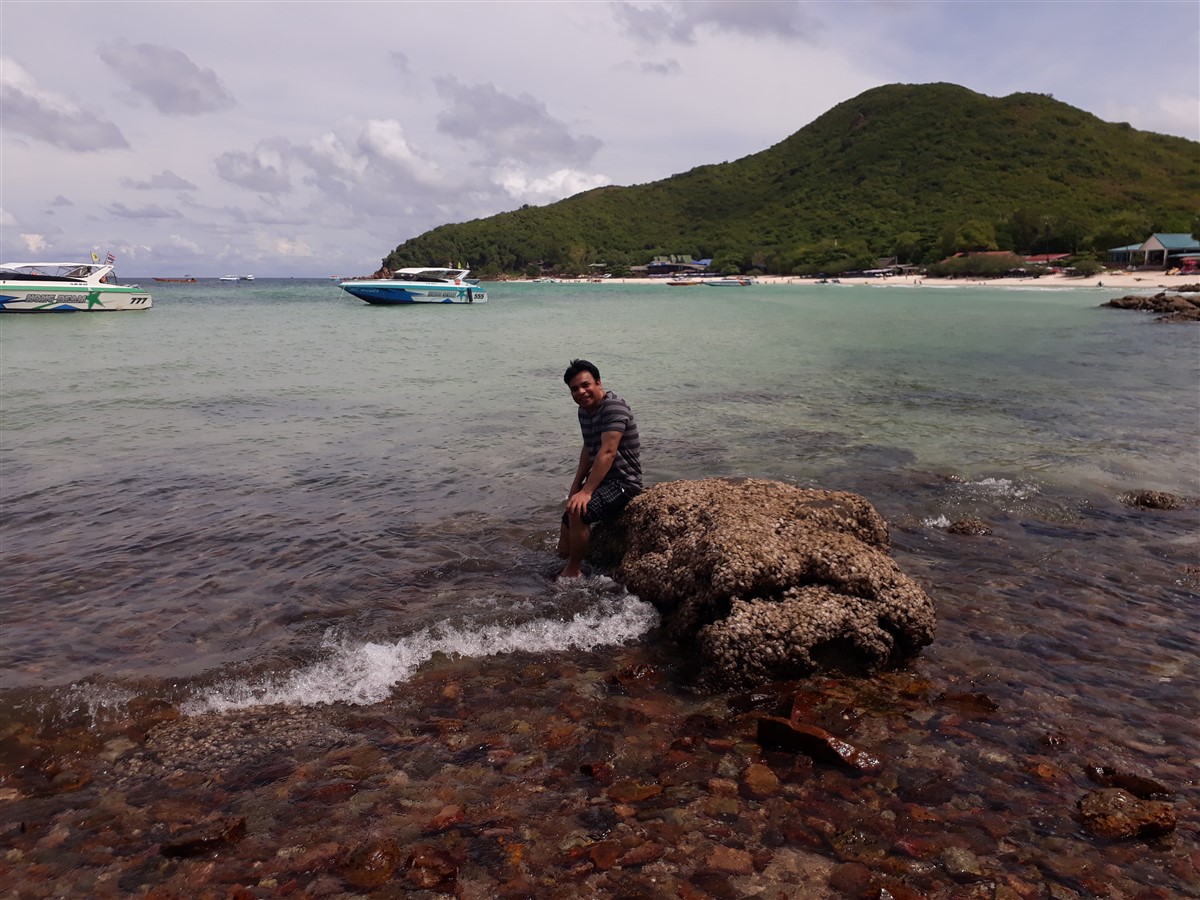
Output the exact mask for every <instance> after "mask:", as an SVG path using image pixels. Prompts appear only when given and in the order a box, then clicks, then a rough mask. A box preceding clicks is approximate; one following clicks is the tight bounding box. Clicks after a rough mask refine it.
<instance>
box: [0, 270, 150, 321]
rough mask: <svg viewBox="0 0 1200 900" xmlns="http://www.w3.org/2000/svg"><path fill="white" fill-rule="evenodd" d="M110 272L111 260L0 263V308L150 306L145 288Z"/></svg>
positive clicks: (10, 310)
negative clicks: (127, 282)
mask: <svg viewBox="0 0 1200 900" xmlns="http://www.w3.org/2000/svg"><path fill="white" fill-rule="evenodd" d="M110 259H111V257H110ZM112 272H113V265H112V263H111V262H104V263H100V262H90V263H88V262H11V263H3V264H0V312H6V313H59V312H111V311H115V310H127V309H149V308H150V307H151V305H152V303H151V300H150V294H149V293H148V292H146V291H144V290H142V289H141V288H140V287H138V286H137V285H136V284H118V283H117V281H116V277H115V276H113V274H112Z"/></svg>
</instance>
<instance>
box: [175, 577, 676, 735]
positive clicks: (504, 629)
mask: <svg viewBox="0 0 1200 900" xmlns="http://www.w3.org/2000/svg"><path fill="white" fill-rule="evenodd" d="M657 624H658V612H657V611H656V610H655V609H654V607H653V606H651V605H650V604H649V603H646V602H644V601H642V600H640V599H638V598H637V597H635V596H633V595H632V594H624V595H622V596H618V597H611V596H609V597H604V598H602V599H600V600H598V601H595V602H593V603H592V605H591V606H590V607H589V608H588V609H585V610H583V611H581V612H579V613H577V614H576V615H575V616H573V617H572V618H571V619H569V620H566V621H563V620H557V619H550V618H537V619H533V620H530V621H527V622H522V623H520V624H515V625H506V624H497V625H478V626H464V627H450V626H433V627H430V628H425V629H422V630H421V631H418V632H416V633H415V634H410V635H407V636H405V637H402V638H400V639H399V640H397V641H395V642H393V643H375V642H366V643H363V642H348V641H345V640H342V639H340V638H338V637H337V636H336V635H334V634H332V633H330V634H327V635H326V641H325V648H324V649H325V650H326V651H327V652H328V654H329V656H328V657H327V658H326V659H324V660H322V661H321V662H318V663H314V664H313V665H310V666H308V667H306V668H303V669H299V670H297V671H295V672H291V673H288V674H286V675H281V676H278V677H275V678H268V679H264V680H261V681H256V682H251V681H231V682H226V683H224V684H220V685H216V686H214V687H212V688H209V689H207V690H205V691H203V692H202V693H200V694H199V695H198V696H196V697H195V698H193V699H191V700H189V701H187V702H185V703H184V704H182V705H181V709H182V710H183V712H184V713H186V714H188V715H199V714H202V713H211V712H228V711H230V710H235V709H246V708H248V707H253V706H270V705H274V704H291V705H298V706H313V705H317V704H321V703H336V702H341V703H353V704H368V703H377V702H379V701H381V700H385V699H387V697H388V696H389V695H390V693H391V691H392V688H393V687H395V686H396V685H397V684H401V683H403V682H405V681H407V680H408V679H409V678H411V677H412V676H413V673H415V672H416V670H417V669H418V668H419V667H420V666H421V665H422V664H423V663H425V662H427V661H428V660H429V659H431V658H432V657H433V655H434V654H436V653H444V654H446V655H447V656H458V657H485V656H496V655H498V654H502V653H513V652H518V651H525V652H533V653H539V652H542V653H544V652H559V651H563V650H568V649H577V650H594V649H595V648H597V647H604V646H611V645H614V644H621V643H624V642H626V641H630V640H634V639H636V638H638V637H640V636H641V635H643V634H645V633H646V632H647V631H649V630H650V629H651V628H653V627H654V626H655V625H657Z"/></svg>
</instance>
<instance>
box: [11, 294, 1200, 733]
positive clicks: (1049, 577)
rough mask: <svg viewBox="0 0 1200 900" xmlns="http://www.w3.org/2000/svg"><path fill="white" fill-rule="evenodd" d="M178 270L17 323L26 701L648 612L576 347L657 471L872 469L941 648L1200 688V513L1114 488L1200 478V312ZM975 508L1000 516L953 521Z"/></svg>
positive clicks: (933, 653)
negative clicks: (561, 537) (608, 514)
mask: <svg viewBox="0 0 1200 900" xmlns="http://www.w3.org/2000/svg"><path fill="white" fill-rule="evenodd" d="M153 293H154V300H155V306H154V308H153V310H151V311H149V312H147V313H144V314H141V313H138V314H114V315H111V316H106V315H81V316H46V317H38V316H28V317H14V316H10V317H4V318H3V320H2V321H0V350H2V352H3V371H2V375H3V432H2V435H0V466H2V474H3V486H2V490H3V498H2V499H3V512H2V516H3V518H2V524H0V538H2V541H3V549H2V553H3V571H2V573H0V587H2V589H3V596H4V601H5V602H4V612H3V624H4V629H3V632H4V633H3V645H2V651H3V652H2V666H3V667H2V670H0V671H2V676H3V687H4V689H5V691H6V692H8V693H7V701H6V702H7V703H9V704H12V703H16V704H18V705H20V704H23V703H26V702H27V701H28V697H29V696H30V695H29V694H28V691H30V690H33V691H34V695H37V696H41V695H43V690H42V689H49V690H50V691H51V692H52V693H54V694H56V695H57V696H58V697H59V699H60V702H67V703H68V704H69V703H73V702H80V703H97V702H119V701H120V699H121V698H122V697H124V696H127V695H130V694H132V693H138V692H142V693H151V694H153V693H156V692H160V691H161V692H175V693H174V695H175V696H178V697H181V698H182V700H184V701H185V702H191V703H192V704H193V706H194V708H205V707H214V708H228V707H229V706H231V705H248V704H254V703H258V702H267V701H270V700H281V699H282V700H288V701H292V702H301V703H304V702H323V701H329V700H336V699H347V700H353V701H358V702H363V701H370V700H374V699H380V698H381V697H384V696H387V695H388V693H389V692H390V691H392V690H393V689H396V688H397V687H398V686H399V685H402V684H403V682H404V680H405V679H406V678H408V677H410V676H411V673H412V672H413V671H415V670H416V669H417V668H419V667H420V666H421V665H422V664H423V663H424V662H425V661H426V660H428V659H429V658H430V657H431V656H432V655H433V654H434V653H436V652H444V653H451V654H454V653H460V654H464V655H468V656H469V655H484V654H487V653H492V652H499V653H504V652H506V651H508V650H510V649H519V648H526V649H531V650H536V651H539V652H556V651H563V652H567V651H570V650H571V648H578V647H584V648H589V649H590V648H593V647H597V646H603V645H604V644H605V643H615V642H622V641H628V640H631V639H636V638H637V637H638V636H639V635H641V634H643V633H644V632H645V631H646V630H647V629H648V628H650V627H651V626H652V624H653V622H654V614H653V612H652V610H650V608H649V607H648V606H647V605H646V604H644V603H642V602H641V601H639V600H638V599H637V598H633V597H629V596H628V595H626V594H624V592H623V591H621V590H620V588H619V586H617V585H614V584H612V583H610V582H605V581H602V580H597V581H594V582H591V583H589V584H588V585H586V586H577V587H574V588H569V589H564V588H559V587H556V586H554V585H553V584H552V583H551V582H550V580H549V576H551V575H552V574H553V573H554V572H555V571H556V568H557V567H556V560H555V559H554V557H553V553H552V550H553V544H554V540H555V537H556V529H557V516H558V515H559V511H560V509H561V502H560V501H561V498H562V496H563V493H564V490H565V488H566V483H567V481H568V479H569V478H570V476H571V474H572V471H573V462H574V459H575V457H576V454H577V441H578V436H577V434H576V426H575V417H574V407H573V404H572V403H571V401H570V398H569V396H568V394H567V391H566V389H565V387H564V386H563V384H562V381H561V375H562V371H563V369H564V368H565V366H566V364H567V363H568V361H569V360H570V359H571V358H572V357H576V356H583V357H587V358H590V359H592V360H593V361H595V362H596V363H597V364H598V365H599V366H600V368H601V372H602V375H603V379H604V382H605V384H606V386H607V387H609V388H610V389H613V390H616V391H617V392H618V393H620V394H621V395H623V396H624V397H625V398H626V399H627V400H629V402H630V403H631V405H632V406H633V408H634V410H635V412H636V414H637V416H638V420H639V424H640V426H641V431H642V435H643V446H644V463H645V467H646V472H647V475H648V480H649V481H650V482H655V481H662V480H668V479H675V478H698V477H704V476H709V475H752V476H761V477H772V478H779V479H783V480H787V481H791V482H794V483H797V484H802V485H812V486H822V487H830V488H845V489H849V490H854V491H857V492H860V493H862V494H864V495H865V496H867V497H868V499H870V500H871V501H872V502H873V503H874V504H875V505H876V506H877V507H878V508H879V509H880V511H881V512H882V513H883V514H884V515H885V517H887V518H888V519H889V521H891V522H892V524H893V530H894V539H895V544H896V548H895V552H896V555H897V557H898V559H899V560H900V562H901V565H902V566H903V567H905V568H906V569H908V570H909V571H910V572H912V573H913V574H914V575H916V576H917V577H918V578H920V579H921V580H922V582H923V583H924V584H925V585H926V586H927V588H928V589H929V590H930V592H931V594H932V595H933V596H934V597H935V601H936V602H937V603H938V605H939V616H940V618H941V619H942V620H943V628H942V631H941V632H940V634H939V639H938V642H937V643H935V644H934V645H933V646H932V647H930V648H929V649H928V650H927V651H926V652H925V654H924V655H923V661H924V664H926V665H934V666H936V665H949V666H951V667H952V668H955V669H956V670H957V669H958V667H961V671H962V672H963V673H965V674H964V677H966V675H970V674H972V671H973V670H972V667H974V671H973V673H974V674H980V675H982V674H983V673H985V672H991V671H994V670H1003V671H1005V672H1028V671H1030V670H1031V669H1043V668H1044V665H1043V664H1044V662H1045V661H1046V660H1047V659H1053V660H1056V661H1059V662H1061V663H1062V665H1061V666H1052V667H1050V669H1049V670H1048V671H1042V672H1041V673H1040V674H1039V675H1038V676H1036V678H1031V681H1032V682H1038V683H1040V686H1039V687H1038V688H1037V689H1039V690H1044V691H1046V692H1047V693H1048V694H1051V695H1053V694H1054V693H1055V692H1059V693H1061V692H1062V691H1064V690H1068V689H1069V690H1070V691H1071V692H1078V693H1079V694H1080V695H1081V696H1086V695H1089V694H1094V696H1093V697H1092V698H1091V699H1089V700H1088V702H1089V703H1094V704H1096V705H1097V706H1098V707H1101V708H1103V707H1104V705H1105V703H1106V702H1110V701H1108V700H1106V699H1105V698H1106V695H1107V694H1108V693H1112V692H1113V691H1112V687H1113V685H1115V684H1118V683H1119V684H1124V682H1125V680H1126V679H1127V677H1128V676H1129V670H1128V668H1127V667H1129V666H1133V669H1134V671H1135V672H1136V673H1137V675H1138V677H1144V679H1145V680H1144V683H1143V686H1142V687H1141V688H1139V689H1137V690H1136V691H1135V694H1139V695H1140V698H1141V699H1138V700H1136V702H1133V703H1132V706H1133V707H1138V708H1139V709H1140V708H1141V707H1142V706H1146V707H1153V706H1154V705H1155V704H1158V703H1160V702H1162V701H1163V699H1164V698H1163V697H1162V696H1160V695H1161V694H1162V693H1163V692H1166V693H1168V694H1170V693H1171V692H1172V691H1176V692H1177V693H1176V694H1175V696H1174V697H1173V700H1174V702H1177V703H1178V702H1191V703H1194V700H1195V697H1194V693H1193V694H1191V695H1189V694H1188V693H1187V690H1186V688H1185V687H1183V686H1182V685H1181V682H1186V681H1187V680H1189V679H1192V678H1194V677H1195V675H1196V672H1195V655H1194V647H1193V646H1191V641H1190V640H1189V639H1188V638H1187V637H1186V636H1187V635H1191V636H1194V635H1195V634H1197V633H1200V611H1198V609H1200V608H1198V607H1197V606H1196V605H1195V603H1194V602H1193V601H1194V599H1195V598H1194V596H1193V594H1192V587H1193V586H1194V584H1193V583H1191V582H1188V581H1187V579H1186V578H1183V577H1181V575H1180V572H1181V571H1183V569H1184V567H1186V566H1187V565H1188V564H1189V563H1190V564H1192V565H1194V564H1196V563H1197V559H1196V555H1197V544H1196V536H1195V533H1194V526H1195V517H1194V515H1192V514H1190V513H1188V512H1186V511H1185V512H1182V513H1150V512H1144V511H1131V510H1128V509H1125V508H1124V507H1122V506H1121V505H1120V503H1119V502H1118V501H1117V499H1116V498H1117V496H1118V495H1119V494H1120V493H1121V492H1123V491H1127V490H1135V489H1155V490H1166V491H1172V492H1175V493H1179V494H1185V495H1190V496H1195V495H1197V494H1200V465H1198V457H1197V452H1198V442H1200V391H1198V390H1197V386H1198V385H1200V352H1198V351H1200V340H1198V330H1197V329H1195V328H1192V327H1188V326H1165V325H1159V324H1155V323H1153V322H1152V321H1151V320H1150V319H1149V318H1146V317H1143V316H1142V315H1140V314H1135V313H1128V312H1121V311H1116V310H1109V309H1100V308H1098V305H1099V304H1100V303H1101V302H1102V301H1103V300H1104V299H1107V297H1108V296H1109V294H1108V293H1107V292H1104V291H1092V290H1088V289H1072V290H1044V289H1043V290H1033V289H1031V290H1004V289H996V288H986V287H985V288H954V289H937V288H867V287H863V288H856V287H850V286H818V285H804V286H800V285H797V286H757V287H754V288H750V289H714V288H697V289H693V290H689V291H677V290H672V289H670V288H667V287H664V286H661V285H653V286H634V285H619V284H586V285H564V284H538V285H530V284H526V285H505V284H497V285H493V286H491V287H490V288H489V294H490V297H491V302H490V303H488V304H487V305H486V306H475V307H453V308H447V307H441V306H429V307H413V308H375V307H370V306H367V305H365V304H363V303H361V302H359V301H356V300H353V299H352V298H349V297H348V296H347V295H345V294H343V293H342V292H341V291H340V290H339V289H338V288H337V287H336V285H334V284H333V283H331V282H324V281H301V280H278V281H270V280H262V281H258V282H256V283H254V284H253V285H248V284H240V283H239V284H233V285H225V284H217V283H202V284H196V285H155V287H154V291H153ZM946 475H953V476H957V477H956V479H955V480H947V479H946V478H945V477H944V476H946ZM966 516H975V517H979V518H983V519H985V520H988V521H989V522H990V523H992V524H993V525H994V527H995V528H996V535H994V536H993V537H992V538H987V539H982V540H977V541H974V542H972V541H969V540H966V541H965V540H964V539H962V538H955V537H953V536H949V535H947V534H946V532H945V530H944V526H945V525H946V524H948V523H949V522H950V521H952V520H954V519H956V518H962V517H966ZM959 604H962V605H959ZM981 646H982V647H985V648H986V654H985V655H986V659H984V658H980V648H981ZM1043 682H1044V683H1043ZM84 683H86V684H87V687H86V689H84V688H83V687H80V685H81V684H84ZM1193 683H1194V682H1193ZM72 686H74V687H72ZM1189 696H1190V698H1191V699H1190V700H1189V699H1188V698H1189ZM72 698H73V699H72ZM97 698H100V699H99V700H98V699H97ZM1111 702H1112V703H1115V704H1116V706H1117V707H1119V708H1118V709H1115V710H1110V713H1113V714H1116V715H1118V716H1122V715H1125V716H1136V715H1140V714H1141V713H1140V712H1138V711H1137V710H1136V709H1133V708H1127V707H1129V705H1130V703H1131V701H1130V699H1129V697H1128V696H1124V695H1122V696H1121V697H1120V698H1119V699H1113V700H1111Z"/></svg>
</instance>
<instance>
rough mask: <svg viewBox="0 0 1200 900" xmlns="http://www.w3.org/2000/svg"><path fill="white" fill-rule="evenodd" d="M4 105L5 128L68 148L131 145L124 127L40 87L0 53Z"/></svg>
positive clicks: (0, 106) (0, 92)
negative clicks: (121, 127)
mask: <svg viewBox="0 0 1200 900" xmlns="http://www.w3.org/2000/svg"><path fill="white" fill-rule="evenodd" d="M0 109H3V111H4V130H5V131H12V132H17V133H20V134H25V135H28V136H29V137H32V138H35V139H37V140H39V141H44V142H45V143H47V144H53V145H54V146H56V147H61V148H62V149H64V150H76V151H85V152H86V151H94V150H115V149H125V148H128V147H129V142H128V141H127V140H126V139H125V135H123V134H121V129H120V128H118V127H117V126H116V125H114V124H113V123H112V122H107V121H105V120H104V119H101V118H100V117H98V116H97V115H95V114H94V113H91V112H88V111H86V110H83V109H80V108H79V107H78V106H77V105H75V104H74V103H73V102H71V101H70V100H68V99H67V98H66V97H64V96H63V95H61V94H57V93H55V92H53V91H47V90H43V89H41V88H39V87H38V85H37V83H36V82H35V81H34V79H33V77H32V76H31V75H30V74H29V73H28V72H27V71H25V69H24V68H22V67H21V66H20V64H18V63H17V62H16V61H15V60H13V59H11V58H9V57H7V56H4V57H0Z"/></svg>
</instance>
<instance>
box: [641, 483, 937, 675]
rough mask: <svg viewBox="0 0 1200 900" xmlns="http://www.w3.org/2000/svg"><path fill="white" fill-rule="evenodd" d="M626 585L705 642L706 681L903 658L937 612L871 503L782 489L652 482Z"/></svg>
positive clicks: (673, 632)
mask: <svg viewBox="0 0 1200 900" xmlns="http://www.w3.org/2000/svg"><path fill="white" fill-rule="evenodd" d="M622 522H623V526H624V539H623V549H624V556H623V559H622V561H621V565H620V567H619V577H620V578H621V580H622V581H624V583H625V584H626V586H627V587H628V588H629V589H630V590H631V591H633V592H634V593H636V594H638V595H639V596H641V597H642V598H643V599H645V600H647V601H649V602H651V603H653V604H655V605H656V606H657V607H658V608H659V609H660V611H661V612H662V613H663V619H664V623H665V625H666V628H667V632H668V634H669V635H670V636H671V637H672V638H673V639H675V640H677V641H679V642H681V643H684V644H688V643H694V644H695V645H696V648H697V650H698V656H699V663H700V666H701V670H702V671H701V680H702V681H705V682H709V683H713V684H721V683H724V684H745V683H751V682H756V681H763V680H770V679H781V678H793V677H797V676H800V675H804V674H807V673H809V672H812V671H814V670H820V669H839V670H850V671H861V670H870V669H875V668H879V667H882V666H887V665H891V664H895V663H897V662H901V661H903V660H904V659H906V658H908V657H911V656H912V655H913V654H915V653H916V652H917V651H919V650H920V649H921V648H922V647H924V646H925V645H927V644H929V643H930V642H931V641H932V640H933V634H934V629H935V626H936V617H935V614H934V609H933V603H932V601H931V600H930V599H929V597H928V596H927V595H926V594H925V592H924V591H923V590H922V589H921V588H920V587H919V586H918V585H917V584H916V582H914V581H913V580H912V579H911V578H909V577H908V576H907V575H905V574H904V572H902V571H901V570H900V568H899V567H898V566H897V565H896V563H895V561H894V560H892V558H891V557H890V556H889V555H888V553H887V548H888V530H887V524H886V523H885V522H884V520H883V519H882V517H880V515H879V513H877V512H876V511H875V509H874V507H872V506H871V504H870V503H869V502H867V500H865V499H864V498H862V497H860V496H858V495H856V494H851V493H846V492H840V491H826V490H806V489H802V488H797V487H794V486H791V485H787V484H783V483H780V482H775V481H764V480H753V479H751V480H744V481H732V480H725V479H715V478H714V479H705V480H701V481H676V482H667V483H663V484H658V485H655V486H654V487H652V488H650V489H649V490H648V491H646V492H645V493H644V494H642V495H641V496H639V497H637V498H636V499H635V500H634V501H633V502H632V503H630V505H629V506H628V508H627V509H626V512H625V514H624V516H623V517H622Z"/></svg>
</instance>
